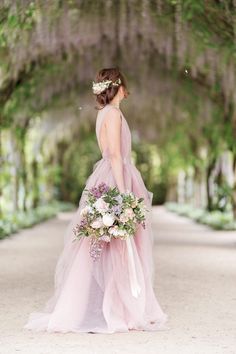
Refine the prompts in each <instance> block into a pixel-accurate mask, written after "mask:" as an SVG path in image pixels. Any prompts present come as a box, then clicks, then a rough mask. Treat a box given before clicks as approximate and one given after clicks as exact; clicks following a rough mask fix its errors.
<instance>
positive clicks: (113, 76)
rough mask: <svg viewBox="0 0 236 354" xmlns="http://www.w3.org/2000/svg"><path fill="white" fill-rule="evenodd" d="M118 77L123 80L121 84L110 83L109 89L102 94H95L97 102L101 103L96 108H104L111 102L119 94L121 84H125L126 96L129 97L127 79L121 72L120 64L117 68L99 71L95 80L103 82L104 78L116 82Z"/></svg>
mask: <svg viewBox="0 0 236 354" xmlns="http://www.w3.org/2000/svg"><path fill="white" fill-rule="evenodd" d="M118 79H120V81H121V84H120V85H119V86H115V85H114V86H113V85H110V86H109V87H108V88H107V89H105V90H104V91H103V92H101V93H100V94H98V95H96V94H95V96H96V102H97V103H98V104H99V107H98V106H96V107H95V108H96V109H102V108H103V107H105V106H106V105H107V104H109V103H110V102H111V101H112V100H113V98H114V97H115V95H116V94H117V92H118V90H119V87H120V86H123V88H124V95H125V98H126V97H128V95H129V94H130V92H129V91H128V88H127V83H126V79H125V77H124V75H123V74H122V73H121V71H120V69H119V67H118V66H117V67H115V68H108V69H102V70H100V71H99V72H98V73H97V75H96V78H95V82H101V81H104V80H111V81H112V82H115V81H116V80H118Z"/></svg>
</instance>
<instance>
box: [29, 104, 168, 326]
mask: <svg viewBox="0 0 236 354" xmlns="http://www.w3.org/2000/svg"><path fill="white" fill-rule="evenodd" d="M109 109H118V108H116V107H114V106H113V105H111V104H108V105H106V106H105V107H104V108H102V109H101V110H100V111H98V114H97V121H96V134H97V140H98V145H99V147H100V143H99V131H100V128H101V124H102V122H103V119H104V117H105V114H106V112H108V110H109ZM119 112H120V114H121V120H122V123H121V153H122V157H123V161H124V165H123V166H124V180H125V187H126V188H127V189H129V190H130V191H133V192H134V193H135V194H136V195H137V196H139V197H143V198H144V201H145V202H146V205H147V206H148V207H149V209H151V205H152V197H153V193H152V192H150V191H148V190H147V189H146V187H145V184H144V182H143V179H142V177H141V174H140V172H139V171H138V169H137V168H136V167H135V165H134V164H133V163H132V161H131V133H130V129H129V126H128V123H127V121H126V119H125V117H124V115H123V113H122V112H121V111H120V110H119ZM101 182H105V183H106V184H108V185H110V186H115V185H116V182H115V179H114V177H113V174H112V169H111V164H110V160H109V151H105V152H104V153H103V155H102V158H101V159H100V160H99V161H97V162H96V163H95V165H94V168H93V172H92V173H91V175H90V176H89V178H88V179H87V181H86V186H85V188H91V187H92V186H94V185H98V184H99V183H101ZM85 197H86V194H85V191H83V193H82V196H81V198H80V202H79V206H78V209H77V211H76V213H75V215H74V216H73V218H72V220H71V221H70V223H69V225H68V226H67V229H66V232H65V235H64V247H63V250H62V253H61V255H60V257H59V259H58V262H57V265H56V269H55V285H54V286H55V288H54V292H53V295H52V297H51V298H50V299H49V300H48V302H47V303H46V305H45V308H44V309H43V311H42V312H33V313H31V314H30V315H29V318H28V322H27V323H26V324H25V325H24V327H23V328H27V329H31V330H36V331H44V330H45V331H48V332H94V333H99V332H100V333H114V332H127V331H129V330H132V329H135V330H147V331H155V330H160V329H166V328H168V327H166V325H165V324H166V322H167V318H168V316H167V314H166V313H164V312H163V310H162V309H161V307H160V305H159V303H158V301H157V298H156V296H155V293H154V290H153V285H154V266H153V256H152V247H153V245H152V243H153V234H152V227H151V219H150V218H151V215H150V214H151V213H150V212H149V213H147V214H148V215H147V219H146V228H145V229H143V227H142V226H141V225H139V227H138V230H137V231H136V235H135V236H134V237H131V246H132V257H133V258H132V262H131V259H130V250H128V247H127V244H126V242H125V241H124V240H119V239H113V240H112V241H111V242H110V243H105V245H104V247H103V251H102V255H101V257H100V259H99V260H98V261H95V262H94V261H93V259H92V258H91V256H90V254H89V245H90V244H89V238H82V239H81V240H80V241H74V242H72V239H73V238H74V234H73V232H72V229H73V228H74V226H75V225H76V224H77V223H79V222H80V219H81V216H80V211H81V209H82V208H83V207H84V205H85ZM132 286H133V288H132ZM134 287H136V290H137V289H138V291H136V293H135V289H134Z"/></svg>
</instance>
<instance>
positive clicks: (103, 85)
mask: <svg viewBox="0 0 236 354" xmlns="http://www.w3.org/2000/svg"><path fill="white" fill-rule="evenodd" d="M120 84H121V79H120V78H119V79H117V80H116V81H115V82H113V81H112V80H103V81H100V82H94V81H93V93H94V94H95V95H99V94H100V93H102V92H103V91H105V90H106V89H107V88H108V87H109V86H110V85H111V86H119V85H120Z"/></svg>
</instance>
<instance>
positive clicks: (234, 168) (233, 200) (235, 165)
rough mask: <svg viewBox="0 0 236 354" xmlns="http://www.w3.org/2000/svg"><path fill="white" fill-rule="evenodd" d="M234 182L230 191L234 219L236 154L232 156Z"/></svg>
mask: <svg viewBox="0 0 236 354" xmlns="http://www.w3.org/2000/svg"><path fill="white" fill-rule="evenodd" d="M233 171H234V184H233V193H232V206H233V217H234V220H236V154H235V155H234V157H233Z"/></svg>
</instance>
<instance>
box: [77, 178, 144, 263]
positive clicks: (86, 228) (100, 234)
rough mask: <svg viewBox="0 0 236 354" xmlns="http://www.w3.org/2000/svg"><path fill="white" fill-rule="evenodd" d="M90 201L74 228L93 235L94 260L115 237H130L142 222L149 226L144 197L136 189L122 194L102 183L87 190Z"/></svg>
mask: <svg viewBox="0 0 236 354" xmlns="http://www.w3.org/2000/svg"><path fill="white" fill-rule="evenodd" d="M85 191H86V192H88V194H87V200H86V205H85V207H84V208H83V209H82V210H81V212H80V215H81V216H82V219H81V221H80V223H79V224H77V225H76V226H75V228H73V233H74V235H75V236H76V237H75V239H74V240H76V239H77V240H78V239H81V237H90V255H91V257H92V258H93V260H96V259H98V258H99V256H100V254H101V251H102V247H103V245H104V243H105V242H111V240H112V239H117V238H119V239H122V240H127V239H128V238H130V237H131V236H134V235H135V231H136V228H137V225H138V224H141V225H142V227H143V228H145V211H148V209H147V208H146V205H145V204H144V202H143V201H144V198H138V197H137V196H135V195H134V194H133V193H132V192H130V191H127V192H126V193H120V192H119V190H118V188H117V187H109V186H108V185H106V184H105V183H100V184H99V185H98V186H97V187H92V188H91V189H85Z"/></svg>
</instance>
